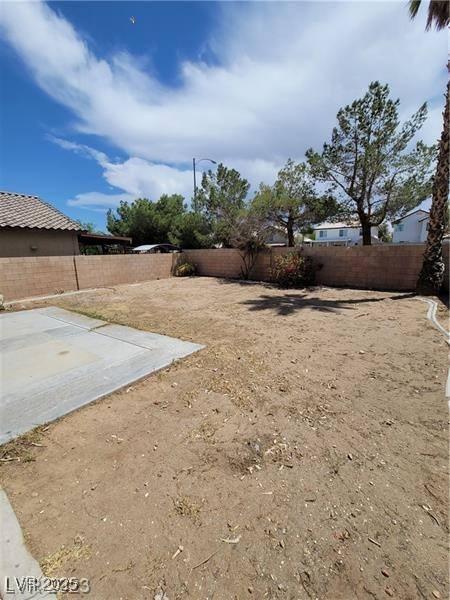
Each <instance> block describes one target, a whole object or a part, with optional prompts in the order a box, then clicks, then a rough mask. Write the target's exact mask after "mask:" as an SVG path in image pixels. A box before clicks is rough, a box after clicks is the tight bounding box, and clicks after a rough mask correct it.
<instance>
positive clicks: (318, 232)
mask: <svg viewBox="0 0 450 600" xmlns="http://www.w3.org/2000/svg"><path fill="white" fill-rule="evenodd" d="M370 233H371V237H372V244H379V243H381V242H380V240H379V239H378V227H371V230H370ZM314 234H315V238H316V239H315V240H312V241H311V243H312V244H313V245H322V246H357V245H362V229H361V226H360V225H359V223H352V224H350V225H349V224H348V223H322V224H321V225H316V226H315V227H314Z"/></svg>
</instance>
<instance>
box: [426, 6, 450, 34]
mask: <svg viewBox="0 0 450 600" xmlns="http://www.w3.org/2000/svg"><path fill="white" fill-rule="evenodd" d="M449 7H450V3H449V2H448V0H430V3H429V5H428V18H427V24H426V26H425V29H427V30H428V29H431V26H432V25H433V24H434V27H435V28H436V29H437V30H439V29H444V28H445V27H447V26H448V24H449Z"/></svg>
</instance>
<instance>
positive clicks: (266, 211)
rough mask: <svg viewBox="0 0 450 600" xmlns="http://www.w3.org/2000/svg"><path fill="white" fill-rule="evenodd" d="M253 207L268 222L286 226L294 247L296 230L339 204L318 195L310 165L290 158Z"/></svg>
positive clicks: (285, 228)
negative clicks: (295, 161) (297, 162)
mask: <svg viewBox="0 0 450 600" xmlns="http://www.w3.org/2000/svg"><path fill="white" fill-rule="evenodd" d="M252 209H253V210H254V211H256V212H257V213H259V214H260V215H263V216H264V217H265V218H266V221H267V223H268V224H270V225H272V226H273V227H281V228H282V229H284V230H285V231H286V235H287V238H288V246H294V245H295V233H296V232H297V231H303V230H305V229H307V228H309V227H310V226H311V224H312V223H316V222H318V221H322V220H323V219H324V218H325V217H326V216H327V215H328V214H329V213H330V212H335V210H336V207H335V203H334V201H333V200H332V199H330V198H326V197H319V196H318V195H317V194H316V191H315V184H314V180H313V179H312V177H311V174H310V171H309V168H308V166H307V165H306V164H305V163H300V164H296V163H294V161H293V160H291V159H290V158H289V159H288V161H287V163H286V165H285V166H284V167H283V168H282V169H281V170H280V171H279V173H278V177H277V180H276V182H275V183H274V185H273V186H269V185H265V184H261V185H260V188H259V192H258V193H257V195H256V196H255V198H254V199H253V202H252Z"/></svg>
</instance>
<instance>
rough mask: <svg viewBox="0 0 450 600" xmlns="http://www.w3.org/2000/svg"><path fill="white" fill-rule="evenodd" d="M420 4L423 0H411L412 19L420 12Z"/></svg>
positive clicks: (410, 14) (410, 13) (410, 11)
mask: <svg viewBox="0 0 450 600" xmlns="http://www.w3.org/2000/svg"><path fill="white" fill-rule="evenodd" d="M420 4H421V0H409V16H410V17H411V19H414V17H415V16H416V15H417V13H418V12H419V8H420Z"/></svg>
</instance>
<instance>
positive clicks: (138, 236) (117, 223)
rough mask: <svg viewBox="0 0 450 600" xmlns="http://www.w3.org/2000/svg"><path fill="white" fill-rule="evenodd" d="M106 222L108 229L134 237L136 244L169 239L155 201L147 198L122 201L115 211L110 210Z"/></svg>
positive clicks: (116, 233)
mask: <svg viewBox="0 0 450 600" xmlns="http://www.w3.org/2000/svg"><path fill="white" fill-rule="evenodd" d="M106 223H107V225H106V226H107V228H108V231H110V232H111V233H112V234H114V235H126V236H129V237H131V238H133V244H135V245H136V246H140V245H141V244H151V243H163V242H167V241H168V239H167V231H164V229H163V227H162V218H161V216H160V215H159V214H158V212H157V210H156V205H155V203H154V202H151V201H150V200H147V199H146V198H138V199H137V200H135V201H134V202H131V203H130V204H129V203H128V202H124V201H122V202H121V203H120V204H119V206H118V208H117V209H116V212H115V213H114V212H113V211H112V210H109V211H108V213H107V217H106Z"/></svg>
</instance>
